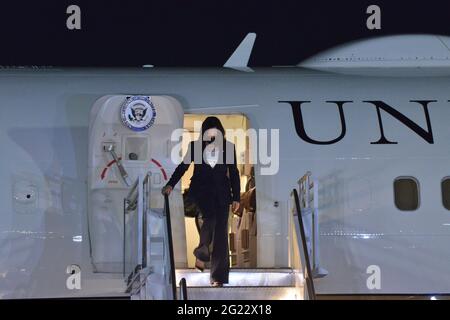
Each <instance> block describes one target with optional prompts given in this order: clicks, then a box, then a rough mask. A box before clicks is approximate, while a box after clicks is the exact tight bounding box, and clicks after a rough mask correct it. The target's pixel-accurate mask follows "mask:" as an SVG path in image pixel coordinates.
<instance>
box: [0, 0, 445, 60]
mask: <svg viewBox="0 0 450 320" xmlns="http://www.w3.org/2000/svg"><path fill="white" fill-rule="evenodd" d="M71 4H76V5H78V6H80V8H81V26H82V29H81V30H68V29H67V28H66V19H67V17H68V14H66V8H67V7H68V6H69V5H71ZM371 4H377V5H379V6H380V7H381V23H382V29H381V30H368V29H367V28H366V19H367V17H368V14H366V8H367V7H368V6H369V5H371ZM1 8H2V9H0V33H1V37H2V44H3V45H2V46H1V50H0V64H1V65H53V66H140V65H143V64H153V65H155V66H186V67H191V66H221V65H223V63H224V62H225V61H226V60H227V58H228V57H229V55H230V54H231V53H232V52H233V51H234V49H235V48H236V46H237V45H238V44H239V43H240V41H241V40H242V39H243V38H244V36H245V35H246V34H247V33H248V32H256V33H257V39H256V43H255V47H254V51H253V54H252V56H251V59H250V66H272V65H295V64H297V63H299V62H300V61H302V60H303V59H305V58H307V57H309V56H311V55H313V54H315V53H317V52H320V51H321V50H324V49H327V48H330V47H333V46H335V45H338V44H342V43H345V42H348V41H351V40H355V39H360V38H369V37H373V36H379V35H388V34H402V33H434V34H443V35H450V2H449V1H448V0H447V1H436V0H428V1H411V0H410V1H404V0H395V1H392V0H391V1H366V0H359V1H349V0H347V1H320V0H319V1H318V0H315V1H300V0H297V1H270V2H269V1H261V0H259V1H245V0H241V1H214V0H183V1H181V0H179V1H174V0H160V1H153V0H142V1H138V0H127V1H111V0H109V1H107V0H87V1H84V0H83V1H80V0H72V1H66V0H58V1H49V0H45V1H33V2H31V1H25V0H15V1H14V2H13V1H11V3H9V4H3V3H2V4H1Z"/></svg>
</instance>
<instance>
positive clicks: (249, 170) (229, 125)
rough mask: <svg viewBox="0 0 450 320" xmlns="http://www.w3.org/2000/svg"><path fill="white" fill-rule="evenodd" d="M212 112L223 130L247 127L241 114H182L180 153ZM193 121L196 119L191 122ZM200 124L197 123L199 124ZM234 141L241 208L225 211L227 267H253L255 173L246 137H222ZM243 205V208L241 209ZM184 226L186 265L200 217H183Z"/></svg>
mask: <svg viewBox="0 0 450 320" xmlns="http://www.w3.org/2000/svg"><path fill="white" fill-rule="evenodd" d="M212 115H213V116H216V117H218V118H219V119H220V121H221V122H222V125H223V127H224V128H225V130H227V129H242V130H244V131H246V130H247V129H249V128H250V122H249V120H248V118H247V117H246V116H245V115H242V114H185V116H184V134H183V144H182V145H183V154H184V153H185V152H186V150H187V147H188V145H189V142H191V141H192V140H196V139H198V137H199V134H200V132H199V131H200V127H201V123H202V122H203V120H204V119H205V118H206V117H208V116H212ZM195 122H197V123H195ZM199 124H200V125H199ZM225 138H226V139H227V140H229V141H230V142H233V143H234V144H235V145H236V157H237V162H238V169H239V174H240V180H241V210H240V215H237V214H233V213H232V212H231V209H230V212H229V229H228V235H229V236H228V241H229V248H230V251H229V257H230V267H232V268H233V267H234V268H256V263H257V256H256V253H257V247H256V217H257V212H256V199H255V177H254V169H253V165H252V164H250V161H249V159H250V156H249V153H250V141H249V138H248V137H246V138H245V139H236V138H235V139H233V138H232V137H231V139H230V138H229V137H225ZM193 170H194V165H193V164H191V165H190V167H189V169H188V170H187V171H186V173H185V174H184V176H183V178H182V180H181V190H182V193H184V192H185V190H186V189H188V188H189V183H190V179H191V177H192V174H193ZM242 208H243V210H242ZM185 226H186V247H187V258H188V267H189V268H193V267H194V264H195V256H194V254H193V251H194V249H195V247H197V245H198V242H199V233H198V228H199V227H200V226H201V219H195V218H191V217H186V218H185Z"/></svg>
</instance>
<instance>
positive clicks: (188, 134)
mask: <svg viewBox="0 0 450 320" xmlns="http://www.w3.org/2000/svg"><path fill="white" fill-rule="evenodd" d="M208 116H209V115H203V114H201V115H200V114H186V115H185V116H184V130H185V131H184V134H183V143H182V145H183V154H184V153H185V152H186V150H187V146H188V145H189V142H190V141H192V140H195V139H198V136H199V134H200V133H199V132H198V131H194V121H203V120H204V119H205V118H206V117H208ZM214 116H216V117H218V118H219V119H220V121H221V122H222V125H223V127H224V128H225V129H244V130H247V129H248V128H249V121H248V119H247V117H245V116H244V115H240V114H232V115H214ZM225 138H226V137H225ZM231 142H233V143H235V145H236V157H237V158H238V162H240V163H241V165H239V166H238V167H239V172H240V174H241V190H244V189H245V185H246V183H247V177H246V176H245V175H243V169H244V165H243V163H244V155H245V151H246V150H248V146H247V143H248V142H244V143H243V142H242V141H239V139H236V141H231ZM193 170H194V166H193V165H192V164H191V165H190V167H189V169H188V170H187V171H186V173H185V174H184V176H183V178H182V179H181V188H182V190H185V189H186V188H188V187H189V182H190V179H191V177H192V174H193ZM185 222H186V223H185V226H186V238H187V239H186V244H187V257H188V267H189V268H193V267H194V264H195V256H194V254H193V251H194V249H195V247H196V246H197V245H198V241H199V235H198V232H197V228H196V226H195V219H194V218H185Z"/></svg>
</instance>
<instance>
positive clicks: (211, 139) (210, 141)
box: [205, 137, 216, 145]
mask: <svg viewBox="0 0 450 320" xmlns="http://www.w3.org/2000/svg"><path fill="white" fill-rule="evenodd" d="M215 140H216V137H211V138H210V140H209V141H205V143H206V145H208V144H210V143H213V142H214V141H215Z"/></svg>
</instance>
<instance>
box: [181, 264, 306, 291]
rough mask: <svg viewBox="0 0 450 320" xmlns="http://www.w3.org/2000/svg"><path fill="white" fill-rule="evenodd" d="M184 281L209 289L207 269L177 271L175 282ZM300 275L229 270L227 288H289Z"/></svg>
mask: <svg viewBox="0 0 450 320" xmlns="http://www.w3.org/2000/svg"><path fill="white" fill-rule="evenodd" d="M182 278H185V279H186V283H187V286H188V287H209V286H210V285H211V283H210V279H209V269H205V271H204V272H200V271H198V270H196V269H177V270H176V282H177V284H179V282H180V280H181V279H182ZM296 278H297V279H302V276H301V274H297V273H295V272H293V271H292V269H235V268H232V269H230V274H229V283H228V286H233V287H234V286H239V287H289V286H295V284H296V283H299V282H298V280H297V282H296Z"/></svg>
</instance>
